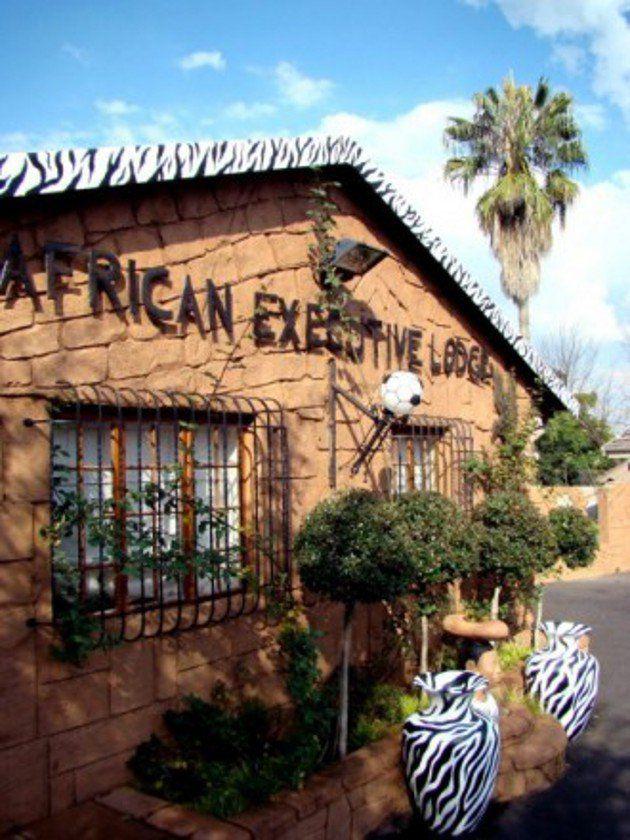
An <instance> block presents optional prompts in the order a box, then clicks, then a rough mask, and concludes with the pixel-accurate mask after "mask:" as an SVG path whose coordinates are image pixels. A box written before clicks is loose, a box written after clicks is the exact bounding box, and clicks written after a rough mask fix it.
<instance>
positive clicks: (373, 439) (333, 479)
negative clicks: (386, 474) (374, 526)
mask: <svg viewBox="0 0 630 840" xmlns="http://www.w3.org/2000/svg"><path fill="white" fill-rule="evenodd" d="M328 372H329V388H328V437H329V446H330V460H329V465H328V484H329V486H330V487H331V488H333V489H334V488H335V487H336V486H337V404H338V402H339V400H340V399H344V400H346V402H349V403H350V405H352V406H354V408H356V409H357V410H358V411H360V412H361V413H362V414H363V415H365V417H367V418H368V419H369V420H371V421H372V423H373V424H374V425H373V427H372V428H371V429H370V431H369V432H368V434H367V435H366V436H365V438H364V440H363V442H362V443H361V444H360V446H359V450H358V454H357V457H356V459H355V460H354V462H353V464H352V466H351V468H350V475H356V474H357V473H358V472H359V470H360V469H361V467H362V466H368V465H369V464H370V462H371V460H372V458H373V457H374V455H375V453H376V450H377V449H378V446H379V445H380V443H381V441H382V440H384V438H385V437H386V435H387V433H388V432H389V430H390V429H391V426H392V423H393V422H394V419H395V418H394V416H393V415H391V414H389V413H385V412H379V411H377V410H376V409H374V408H373V407H371V406H367V405H365V403H363V402H361V400H360V399H358V398H357V397H355V395H354V394H351V393H350V391H347V390H346V389H345V388H342V387H341V385H339V384H338V383H337V362H336V360H335V359H330V360H329V362H328Z"/></svg>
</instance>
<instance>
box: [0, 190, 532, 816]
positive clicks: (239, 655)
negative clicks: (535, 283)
mask: <svg viewBox="0 0 630 840" xmlns="http://www.w3.org/2000/svg"><path fill="white" fill-rule="evenodd" d="M337 199H338V203H339V212H338V214H337V221H338V234H339V236H340V237H342V236H346V237H355V238H357V239H359V240H361V241H365V242H368V243H370V244H373V245H375V246H377V247H380V248H384V249H385V250H387V251H388V256H387V258H386V259H384V260H383V261H382V262H381V263H380V264H379V265H378V266H377V267H376V268H375V269H373V270H372V271H371V272H369V273H368V274H367V275H365V276H364V277H359V278H357V279H355V280H353V281H352V282H351V284H350V286H351V290H352V293H353V295H354V297H355V298H356V299H358V300H360V301H362V303H363V304H364V305H365V306H367V307H368V308H369V309H370V311H371V312H372V313H373V314H374V315H375V316H376V317H377V318H379V319H383V320H384V321H389V322H392V323H395V324H399V325H401V326H405V327H408V328H409V327H416V328H418V329H423V330H424V331H425V332H426V333H427V334H428V333H431V332H433V333H434V334H435V335H436V336H437V337H438V338H439V339H440V341H442V340H443V339H445V338H446V337H447V336H451V335H456V336H458V337H460V338H461V339H462V340H463V341H464V343H465V344H466V345H470V344H471V342H477V343H485V344H488V343H489V339H488V338H487V337H486V336H484V335H482V334H481V332H480V328H479V326H474V325H473V323H472V322H471V321H469V319H468V316H466V315H464V314H462V313H461V312H459V310H458V308H457V307H456V306H455V305H454V304H453V303H452V302H451V301H450V300H449V297H448V294H447V292H446V290H445V289H443V288H442V286H441V285H440V282H438V279H437V278H435V277H433V276H432V275H430V273H429V271H428V269H426V268H423V269H418V267H417V266H416V265H415V263H414V262H412V261H411V259H410V258H409V256H408V255H406V254H405V253H404V252H403V251H402V250H401V247H400V246H399V245H398V244H397V243H396V242H395V241H394V239H393V238H392V236H391V235H390V234H389V233H387V232H385V231H383V230H381V229H380V228H377V227H376V226H375V225H374V223H373V222H371V221H370V218H369V214H368V213H367V212H366V211H364V210H362V209H361V208H359V207H358V206H357V205H356V204H355V203H353V200H352V199H350V198H349V197H348V196H347V195H346V194H345V192H341V191H340V192H339V193H338V195H337ZM308 209H309V198H308V185H307V184H306V183H305V182H304V180H301V179H300V178H298V177H297V176H296V177H294V178H289V177H271V176H270V177H267V178H248V177H242V178H231V179H225V180H220V179H218V180H215V181H212V182H200V183H185V184H170V185H164V184H162V185H159V184H158V185H153V186H145V187H130V188H124V189H119V190H110V191H108V192H85V193H77V194H74V195H73V194H63V195H59V196H49V197H46V196H44V197H40V198H38V199H33V200H31V199H24V200H20V202H18V203H13V204H11V209H10V211H9V210H7V209H6V206H0V251H2V252H4V251H6V248H7V247H8V244H9V242H10V240H11V237H12V236H13V234H17V235H18V238H19V242H20V245H21V248H22V251H23V254H24V257H25V260H26V265H27V267H28V270H29V272H30V274H31V276H32V278H33V281H34V283H35V286H36V289H37V297H36V300H35V301H33V300H31V299H30V298H28V297H24V296H18V297H13V298H11V299H8V300H2V301H0V827H6V826H8V825H12V824H20V823H24V822H28V821H30V820H33V819H36V818H38V817H41V816H43V815H44V814H47V813H50V812H56V811H59V810H61V809H63V808H65V807H67V806H69V805H71V804H73V803H75V802H81V801H83V800H85V799H88V798H90V797H92V796H93V795H95V794H98V793H99V792H102V791H104V790H107V789H109V788H111V787H112V786H113V785H115V784H119V783H121V782H123V781H124V780H125V779H126V778H127V771H126V769H125V762H126V760H127V758H128V757H129V755H130V754H131V751H132V750H133V748H134V747H135V746H136V744H137V743H138V742H139V741H141V740H142V739H144V738H146V737H147V736H148V734H149V733H150V732H151V731H152V730H154V729H155V728H156V727H157V726H159V720H160V717H161V714H162V712H163V710H164V709H165V707H166V706H167V705H173V704H174V703H175V702H177V698H179V697H182V696H184V695H186V694H188V693H191V692H194V693H198V694H201V695H207V694H208V693H209V692H210V690H211V688H212V686H213V685H214V684H215V683H216V682H217V680H221V681H223V682H226V683H227V684H228V685H230V686H233V688H234V690H235V691H238V692H240V693H244V694H247V693H248V692H250V693H257V694H259V695H261V696H262V699H263V700H265V701H268V702H271V703H280V702H284V701H285V700H286V698H285V696H284V693H283V688H282V685H281V683H280V680H279V677H278V673H277V669H276V664H275V660H274V655H275V654H274V643H273V629H272V628H269V627H268V626H267V625H266V624H265V621H264V617H263V616H261V615H255V616H253V617H249V618H240V619H237V620H234V621H231V622H227V623H225V624H223V625H221V626H213V627H210V628H208V629H207V630H199V631H194V632H191V633H189V634H182V635H180V636H178V637H176V638H170V637H165V638H162V639H156V640H152V641H138V642H135V643H129V644H124V645H122V646H121V647H119V648H115V649H114V650H112V651H109V652H99V653H97V654H94V655H93V656H91V657H90V660H89V662H88V664H87V665H86V667H84V668H82V669H76V668H73V667H71V666H68V665H64V664H61V663H58V662H56V661H54V660H53V659H51V656H50V650H49V648H50V643H51V632H50V629H49V628H48V627H46V626H45V623H46V622H48V621H50V618H51V597H50V562H49V556H48V549H47V546H46V544H45V542H44V540H43V539H42V537H41V536H40V530H41V528H42V526H44V525H45V524H46V523H47V521H48V513H49V507H48V505H49V495H50V487H49V462H50V436H49V427H48V425H47V422H46V420H47V403H46V399H45V398H43V397H42V395H41V393H42V392H43V391H45V389H47V388H50V387H54V386H59V385H67V384H70V385H73V386H77V387H79V388H81V387H88V386H90V385H105V386H108V387H110V388H113V389H116V388H122V387H131V388H133V387H138V388H155V389H164V390H169V389H172V390H178V391H180V392H183V393H187V392H188V393H189V392H198V393H201V394H209V393H211V392H212V391H213V390H214V389H219V390H221V391H226V392H233V393H237V394H244V395H252V396H256V395H260V396H264V397H267V398H275V399H277V400H279V402H280V403H281V405H282V406H283V408H284V409H285V410H286V418H287V419H286V422H287V428H288V437H289V449H290V453H291V469H290V473H291V474H290V494H291V514H292V524H293V528H295V527H297V526H298V525H299V522H300V519H301V518H302V517H303V516H304V514H305V513H306V511H308V510H309V509H310V508H311V507H312V506H313V505H314V504H315V503H316V502H317V501H319V499H321V498H322V496H324V495H325V494H326V493H327V492H328V491H329V487H328V453H329V444H328V429H327V400H328V359H329V354H328V353H327V351H324V350H319V351H313V352H305V351H304V350H303V349H300V350H296V349H295V348H294V347H293V346H292V344H291V343H290V342H289V344H288V345H287V346H280V345H279V344H278V342H276V343H275V344H274V345H273V346H271V347H257V346H256V345H255V342H254V340H253V337H252V329H251V326H252V325H251V316H252V311H253V301H254V294H255V293H256V292H260V291H265V292H269V293H273V294H278V295H281V296H283V297H284V298H285V299H286V300H287V302H288V303H290V302H291V301H292V300H293V299H297V300H298V301H299V309H300V321H299V324H298V331H299V334H300V337H301V339H302V340H303V337H304V321H303V316H304V309H305V304H306V302H308V301H313V300H315V298H316V295H317V286H316V284H315V282H314V280H313V278H312V275H311V271H310V269H309V265H308V248H309V245H310V244H311V243H312V241H313V239H312V235H311V233H310V221H309V219H308V217H307V215H306V214H307V211H308ZM49 242H64V243H71V244H73V245H76V246H78V247H79V248H80V249H90V248H98V249H105V250H109V251H111V252H113V253H115V254H116V255H117V256H118V257H119V259H120V260H121V263H122V265H123V268H125V267H126V265H127V261H128V260H134V261H135V264H136V268H137V271H138V272H142V271H143V270H145V269H147V268H149V267H155V266H165V267H166V268H167V269H168V271H169V274H170V278H169V284H166V285H164V284H161V285H159V286H156V287H155V291H156V294H155V302H156V303H157V304H158V305H159V306H163V307H167V308H171V309H173V310H174V311H176V309H177V306H178V303H179V300H180V296H181V290H182V288H183V285H184V283H185V280H186V278H187V277H190V282H191V284H192V287H193V290H194V293H195V296H196V299H197V301H198V304H199V308H200V311H201V313H202V316H203V319H204V321H205V323H206V324H207V322H208V311H207V295H206V281H207V280H208V279H212V280H213V282H214V283H215V285H216V286H217V288H218V289H219V291H220V293H222V290H223V288H224V286H225V284H227V283H230V284H232V292H233V297H234V312H235V319H234V321H235V324H234V342H231V341H229V340H228V337H227V335H226V334H225V332H224V331H222V330H221V329H218V330H217V331H216V333H213V332H212V331H211V330H205V331H202V330H200V329H199V328H198V325H196V324H195V323H192V322H191V323H186V324H184V325H183V326H174V325H173V323H169V324H166V325H164V326H162V327H159V326H157V325H156V324H154V323H152V322H151V320H150V319H149V318H148V317H147V314H146V312H144V311H142V310H141V311H140V313H139V314H138V315H134V314H132V311H131V309H130V307H129V305H128V304H129V301H128V289H127V288H126V287H125V283H124V282H123V283H122V284H121V285H120V287H119V289H118V292H119V296H120V298H121V300H122V303H123V308H122V311H120V312H116V311H114V309H113V307H112V306H111V305H110V302H109V300H108V298H107V297H105V296H103V297H102V301H101V311H100V313H99V314H97V315H94V314H92V313H91V311H90V308H89V305H88V298H87V267H86V262H85V259H84V258H76V259H73V261H72V265H71V271H70V270H69V271H68V274H67V275H65V276H63V277H62V278H61V279H60V281H59V282H60V284H61V286H62V289H61V292H60V293H59V294H58V296H57V297H58V299H57V300H54V299H51V298H50V297H49V296H48V295H47V292H46V272H45V265H44V260H43V248H44V245H45V244H46V243H49ZM272 327H273V329H274V330H275V331H276V333H278V331H279V330H280V328H281V321H279V320H278V319H277V318H275V319H274V320H273V322H272ZM489 349H490V354H491V360H492V363H493V364H494V365H495V366H497V367H498V368H499V369H505V368H506V366H507V362H505V360H503V359H502V357H501V356H500V354H499V353H498V351H497V350H496V349H494V347H493V345H492V343H491V342H490V343H489ZM425 351H426V348H425ZM424 359H425V362H424V367H423V375H422V378H423V381H424V385H425V401H424V405H423V410H424V411H425V412H426V413H427V414H430V415H438V414H439V415H444V416H449V417H460V418H463V419H465V420H467V421H469V422H470V423H471V426H472V429H473V433H474V445H475V447H476V448H480V447H481V446H482V445H483V444H484V443H487V442H488V441H489V435H490V430H491V428H492V424H493V420H494V406H493V396H492V387H491V385H490V384H489V383H485V384H482V383H474V382H472V381H471V380H470V379H468V378H466V377H456V376H451V377H446V376H439V377H438V376H433V374H432V373H431V370H430V366H429V365H428V364H427V361H426V356H424ZM386 369H387V368H386V363H385V360H384V358H383V354H382V348H381V355H380V358H379V360H378V362H376V361H375V359H374V357H373V355H372V353H371V352H370V353H366V357H365V361H364V363H363V364H362V365H360V366H357V365H354V366H353V365H350V364H346V365H341V369H340V372H339V381H340V383H341V384H342V385H344V386H345V387H347V388H348V389H350V390H351V391H353V392H354V393H355V394H357V395H358V396H360V397H361V398H362V399H364V400H368V399H369V398H370V397H372V396H373V395H374V394H375V393H376V392H377V388H378V385H379V383H380V380H381V377H382V375H383V373H384V372H385V371H386ZM519 397H520V399H521V400H522V401H523V402H526V400H527V396H526V392H525V390H524V389H523V388H519ZM25 419H28V420H31V421H35V422H34V423H33V424H31V425H29V426H25V425H24V420H25ZM367 431H368V425H367V421H366V420H365V419H358V418H357V417H356V416H355V415H354V414H353V413H349V414H348V415H347V416H346V415H344V414H343V413H342V412H340V413H339V418H338V451H339V459H338V468H339V475H338V485H339V486H346V485H348V484H349V483H350V476H349V467H350V464H351V462H352V460H353V459H354V457H355V455H356V446H357V441H358V440H360V439H361V437H362V436H363V435H364V434H365V433H366V432H367ZM386 467H387V463H386V458H385V456H384V455H383V456H382V457H381V456H380V455H379V456H378V457H377V458H375V460H374V462H373V463H372V465H371V468H370V469H369V470H367V471H366V472H364V473H363V474H361V475H359V476H358V477H357V478H356V479H354V482H355V483H357V484H359V485H362V486H367V487H376V488H380V487H382V486H383V475H384V472H385V470H386ZM312 614H313V621H314V623H315V625H316V626H321V627H322V628H323V629H324V630H325V631H326V633H327V635H326V637H325V640H324V657H323V666H324V669H325V671H326V672H327V673H329V672H330V670H332V668H334V665H335V656H336V649H337V645H336V639H337V634H338V632H339V627H340V616H339V613H338V611H337V610H335V609H334V608H332V607H331V608H323V607H318V608H316V609H314V610H313V613H312ZM361 615H362V617H361V618H360V627H361V629H360V630H359V631H358V632H357V636H356V645H355V650H356V656H357V658H358V659H359V660H360V661H364V660H365V659H366V658H367V657H368V656H369V655H370V650H371V649H372V650H373V649H375V648H376V647H377V646H378V642H379V626H380V618H379V612H378V610H377V609H374V610H366V611H364V612H363V613H362V614H361ZM33 620H36V621H37V622H40V623H43V625H42V624H40V626H38V627H37V628H34V627H33V626H29V624H27V622H30V623H31V624H32V621H33Z"/></svg>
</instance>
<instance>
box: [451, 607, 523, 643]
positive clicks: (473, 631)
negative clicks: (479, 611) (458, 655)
mask: <svg viewBox="0 0 630 840" xmlns="http://www.w3.org/2000/svg"><path fill="white" fill-rule="evenodd" d="M442 627H443V628H444V630H446V632H447V633H451V635H453V636H461V637H462V638H463V639H484V640H486V641H503V640H504V639H507V638H508V636H509V635H510V631H509V628H508V626H507V624H506V623H505V621H497V620H489V621H469V620H468V619H467V618H464V616H463V615H460V614H456V613H451V615H447V616H445V617H444V619H443V620H442Z"/></svg>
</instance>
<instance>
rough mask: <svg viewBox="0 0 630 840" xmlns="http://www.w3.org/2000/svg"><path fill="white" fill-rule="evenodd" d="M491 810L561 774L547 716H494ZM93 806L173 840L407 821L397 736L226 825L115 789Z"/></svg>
mask: <svg viewBox="0 0 630 840" xmlns="http://www.w3.org/2000/svg"><path fill="white" fill-rule="evenodd" d="M500 729H501V739H502V748H501V766H500V769H499V776H498V779H497V785H496V789H495V799H496V800H497V801H498V802H509V801H511V800H512V799H516V798H518V797H520V796H523V795H524V794H526V793H534V792H538V791H541V790H544V789H545V788H548V787H550V786H551V785H552V784H553V783H554V782H555V781H556V780H557V779H559V778H560V776H561V775H562V773H563V772H564V767H565V761H564V754H565V750H566V743H567V741H566V736H565V734H564V732H563V731H562V728H561V727H560V725H559V724H558V723H557V722H556V721H555V720H554V719H553V718H551V717H549V716H548V715H538V714H533V713H532V712H531V711H529V710H528V709H527V708H526V707H525V706H523V705H521V704H518V703H510V704H508V705H507V706H506V707H505V708H504V709H502V713H501V719H500ZM99 801H100V803H101V804H102V805H105V806H107V807H108V808H112V809H114V810H116V811H118V812H121V813H123V814H125V815H127V816H129V817H130V818H132V819H136V820H139V821H142V822H144V823H147V824H148V825H150V826H152V827H153V828H158V829H160V830H162V831H165V832H167V833H169V834H171V835H173V836H176V837H193V838H194V840H206V838H207V839H208V840H210V838H212V840H223V838H225V840H246V838H256V840H271V838H274V840H292V838H295V840H298V838H299V840H336V838H338V840H344V838H357V839H358V838H363V837H365V836H366V834H368V833H369V832H371V831H374V830H375V829H377V828H378V827H379V826H381V825H382V824H383V823H385V822H387V821H388V820H390V819H391V818H392V817H394V816H396V815H401V816H402V817H405V816H408V815H409V813H410V809H409V803H408V800H407V794H406V790H405V784H404V779H403V775H402V770H401V766H400V731H399V730H396V731H393V732H392V733H391V734H389V735H387V736H386V737H385V738H382V739H381V740H379V741H377V742H375V743H373V744H370V745H369V746H367V747H363V748H362V749H360V750H357V751H356V752H354V753H352V754H351V755H349V756H348V757H347V758H346V759H345V760H344V761H342V762H339V763H337V764H334V765H332V766H330V767H328V768H327V769H325V770H323V771H322V772H320V773H315V774H314V775H312V776H311V777H310V778H309V779H308V781H307V783H306V785H305V786H304V788H303V789H302V790H299V791H288V792H283V793H280V794H278V795H277V796H275V797H274V799H273V802H272V803H270V804H269V805H267V806H265V807H263V808H259V809H256V810H251V811H245V812H243V813H242V814H237V815H235V816H233V817H230V818H229V819H226V820H219V819H216V818H215V817H210V816H207V815H204V814H198V813H195V812H194V811H189V810H186V809H184V808H182V807H180V806H178V805H173V804H171V803H169V802H166V801H165V800H163V799H159V798H157V797H154V796H148V795H147V794H144V793H140V792H138V791H136V790H134V789H132V788H128V787H123V788H117V789H116V790H113V791H111V792H110V793H108V794H107V795H105V796H103V797H101V798H100V800H99Z"/></svg>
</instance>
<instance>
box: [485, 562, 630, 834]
mask: <svg viewBox="0 0 630 840" xmlns="http://www.w3.org/2000/svg"><path fill="white" fill-rule="evenodd" d="M544 612H545V618H547V619H551V620H572V621H573V620H574V621H583V622H585V623H587V624H590V625H591V627H592V628H593V639H592V644H591V649H592V651H593V653H594V654H595V655H596V656H597V657H598V659H599V661H600V664H601V669H602V674H601V695H600V702H599V705H598V708H597V710H596V717H595V719H594V720H593V721H592V722H591V725H590V727H589V729H588V730H587V732H586V733H585V734H584V735H583V736H582V738H581V739H580V740H579V741H578V742H577V743H576V744H575V745H574V746H572V747H570V748H569V753H568V761H569V765H570V766H569V768H568V770H567V773H566V775H565V776H564V778H563V779H561V780H560V781H559V782H558V783H557V784H556V785H555V786H554V787H553V788H552V789H551V790H549V791H546V792H544V793H541V794H538V795H536V796H532V797H529V798H528V799H526V800H524V801H522V802H517V803H514V804H512V805H510V806H508V807H507V808H506V809H505V810H503V811H502V812H500V813H497V814H494V815H492V816H491V818H490V820H489V821H488V824H487V825H486V826H485V827H484V829H483V830H482V831H481V832H480V837H481V838H483V840H499V838H501V840H507V838H509V840H521V838H523V840H524V838H527V840H599V838H602V840H622V838H623V840H628V839H629V838H630V574H624V575H614V576H611V577H606V578H598V579H597V580H593V581H576V582H572V583H554V584H552V585H550V586H549V587H548V588H547V590H546V594H545V611H544Z"/></svg>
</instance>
